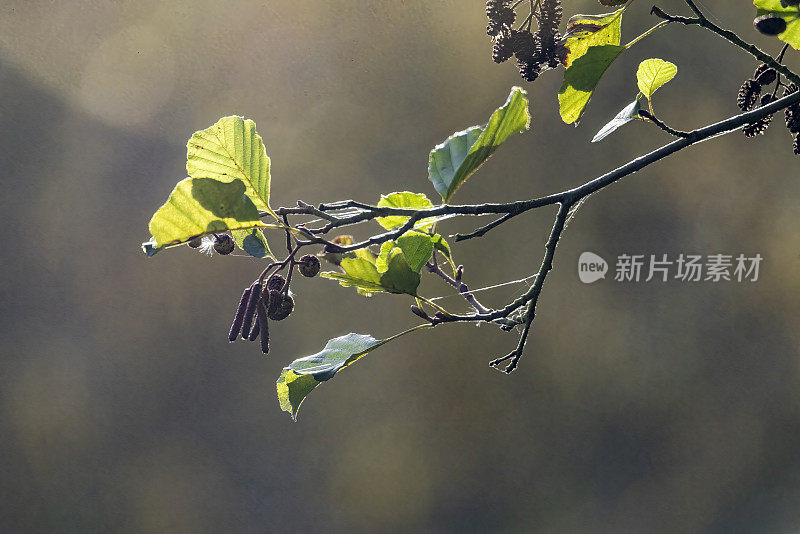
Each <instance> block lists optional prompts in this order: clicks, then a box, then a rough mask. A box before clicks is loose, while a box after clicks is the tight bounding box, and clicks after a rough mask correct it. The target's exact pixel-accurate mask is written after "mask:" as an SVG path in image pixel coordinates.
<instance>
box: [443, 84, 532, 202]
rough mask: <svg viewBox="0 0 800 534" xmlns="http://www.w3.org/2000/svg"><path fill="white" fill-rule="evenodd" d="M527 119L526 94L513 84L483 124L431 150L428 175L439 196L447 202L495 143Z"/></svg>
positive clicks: (522, 126) (525, 126)
mask: <svg viewBox="0 0 800 534" xmlns="http://www.w3.org/2000/svg"><path fill="white" fill-rule="evenodd" d="M530 120H531V116H530V113H529V112H528V94H527V93H526V92H525V91H524V90H523V89H522V88H520V87H514V88H512V89H511V94H510V95H509V97H508V100H507V101H506V103H505V104H504V105H503V106H502V107H500V108H499V109H497V110H495V112H494V113H492V116H491V117H490V118H489V122H488V123H487V124H486V125H485V126H473V127H472V128H467V129H466V130H464V131H461V132H457V133H455V134H453V135H452V136H450V137H448V138H447V139H445V141H444V142H443V143H442V144H440V145H437V146H436V147H435V148H434V149H433V150H431V153H430V157H429V159H428V178H429V179H430V181H431V182H432V183H433V187H434V188H435V189H436V191H437V192H438V193H439V194H440V195H441V196H442V199H444V201H445V202H448V201H449V200H450V199H451V198H452V196H453V194H454V193H455V192H456V190H457V189H458V188H459V187H460V186H461V184H463V183H464V182H465V181H466V180H467V178H469V177H470V176H471V175H472V174H473V173H474V172H475V171H476V170H478V168H479V167H480V166H481V165H482V164H483V163H484V162H485V161H486V160H487V159H488V158H489V156H491V155H492V154H493V153H494V151H495V150H497V147H499V146H500V145H501V144H502V143H503V142H505V141H506V139H508V138H509V137H510V136H511V135H513V134H515V133H519V132H523V131H525V130H527V129H528V128H529V126H530Z"/></svg>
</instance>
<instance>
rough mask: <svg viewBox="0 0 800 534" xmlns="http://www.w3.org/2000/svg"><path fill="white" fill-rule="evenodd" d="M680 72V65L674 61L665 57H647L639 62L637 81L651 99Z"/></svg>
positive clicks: (640, 88) (641, 89)
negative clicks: (665, 59)
mask: <svg viewBox="0 0 800 534" xmlns="http://www.w3.org/2000/svg"><path fill="white" fill-rule="evenodd" d="M676 74H678V67H677V66H675V64H674V63H670V62H669V61H664V60H663V59H658V58H653V59H646V60H644V61H642V62H641V63H639V68H638V70H637V71H636V83H637V84H638V85H639V91H641V92H642V94H643V95H644V96H645V98H647V99H648V100H650V99H651V98H652V96H653V93H655V92H656V91H657V90H658V89H659V88H660V87H661V86H662V85H664V84H665V83H667V82H668V81H670V80H671V79H672V78H674V77H675V75H676Z"/></svg>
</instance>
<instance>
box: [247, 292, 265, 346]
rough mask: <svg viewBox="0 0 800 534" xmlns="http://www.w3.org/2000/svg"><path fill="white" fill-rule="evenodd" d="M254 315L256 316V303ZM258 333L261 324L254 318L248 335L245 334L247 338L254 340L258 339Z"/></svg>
mask: <svg viewBox="0 0 800 534" xmlns="http://www.w3.org/2000/svg"><path fill="white" fill-rule="evenodd" d="M262 300H263V299H262ZM259 302H261V301H259ZM256 316H258V305H256ZM260 333H261V325H260V324H259V322H258V320H255V321H253V329H252V330H250V335H249V336H247V340H248V341H255V340H256V339H258V334H260Z"/></svg>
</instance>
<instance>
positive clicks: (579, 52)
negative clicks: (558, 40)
mask: <svg viewBox="0 0 800 534" xmlns="http://www.w3.org/2000/svg"><path fill="white" fill-rule="evenodd" d="M624 11H625V8H623V9H620V10H617V11H615V12H614V13H605V14H602V15H575V16H574V17H572V18H570V19H569V22H567V28H566V31H565V34H564V41H563V43H564V44H563V47H564V48H565V49H566V61H565V62H564V66H565V67H567V68H569V67H570V66H571V65H572V63H573V62H575V60H576V59H578V58H579V57H581V56H583V55H584V54H586V52H588V51H589V47H590V46H603V45H618V44H619V43H620V39H621V31H622V13H623V12H624Z"/></svg>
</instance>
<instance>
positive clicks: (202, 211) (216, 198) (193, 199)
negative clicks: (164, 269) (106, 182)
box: [146, 178, 264, 254]
mask: <svg viewBox="0 0 800 534" xmlns="http://www.w3.org/2000/svg"><path fill="white" fill-rule="evenodd" d="M260 226H264V223H262V222H261V219H260V217H259V215H258V209H257V208H256V206H255V205H254V204H253V202H252V200H250V198H249V197H248V196H247V195H245V185H244V183H242V181H241V180H239V179H234V180H233V181H228V182H221V181H219V180H214V179H211V178H186V179H185V180H182V181H180V182H178V185H177V186H176V187H175V189H174V190H173V191H172V194H170V196H169V200H167V202H166V203H165V204H164V205H163V206H161V207H160V208H159V209H158V210H157V211H156V213H155V214H154V215H153V218H152V219H151V220H150V233H151V234H152V235H153V242H154V243H155V244H152V243H151V244H150V245H151V249H152V248H155V250H158V249H160V248H163V247H165V246H170V245H177V244H180V243H184V242H186V241H189V240H190V239H193V238H195V237H198V236H202V235H205V234H210V233H213V232H224V231H226V230H238V229H245V228H255V227H260ZM146 248H147V247H146ZM153 253H155V252H153ZM148 254H150V253H148Z"/></svg>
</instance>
